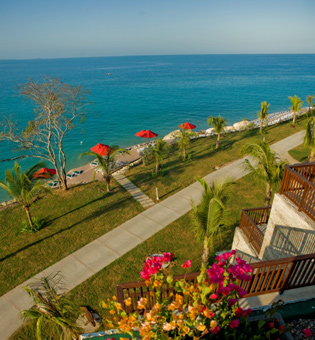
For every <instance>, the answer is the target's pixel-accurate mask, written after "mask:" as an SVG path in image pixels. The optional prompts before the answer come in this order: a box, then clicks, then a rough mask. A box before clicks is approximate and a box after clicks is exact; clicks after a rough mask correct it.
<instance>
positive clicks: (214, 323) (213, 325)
mask: <svg viewBox="0 0 315 340" xmlns="http://www.w3.org/2000/svg"><path fill="white" fill-rule="evenodd" d="M217 325H218V323H217V322H216V321H215V320H212V321H211V322H210V327H211V328H212V329H215V328H216V327H217Z"/></svg>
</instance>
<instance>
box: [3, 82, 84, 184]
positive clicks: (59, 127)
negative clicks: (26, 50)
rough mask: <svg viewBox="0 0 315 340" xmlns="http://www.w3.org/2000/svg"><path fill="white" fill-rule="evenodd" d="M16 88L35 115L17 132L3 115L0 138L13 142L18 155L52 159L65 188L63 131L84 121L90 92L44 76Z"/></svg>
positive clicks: (64, 134)
mask: <svg viewBox="0 0 315 340" xmlns="http://www.w3.org/2000/svg"><path fill="white" fill-rule="evenodd" d="M19 91H20V93H21V94H22V95H24V96H25V97H26V98H28V99H30V100H31V101H32V102H33V103H34V114H35V118H34V119H33V120H31V121H29V123H28V126H27V127H26V128H25V130H23V131H20V130H18V129H17V124H16V122H14V121H13V119H12V118H11V117H4V118H3V121H2V122H1V123H0V128H1V130H2V131H1V132H0V140H9V141H11V142H14V143H16V144H17V146H18V150H19V151H20V152H21V154H22V155H21V156H19V157H21V158H22V157H37V158H40V159H45V160H48V161H49V162H51V163H52V164H53V165H54V167H55V169H56V171H57V173H56V175H57V177H58V180H59V182H60V184H61V187H62V188H63V189H64V190H66V189H67V174H66V155H65V152H64V147H63V142H64V138H65V136H66V134H67V133H68V132H69V131H70V130H71V129H72V128H74V126H75V125H74V122H75V120H81V122H82V121H83V120H84V118H85V113H86V96H87V95H88V94H89V92H88V91H87V90H84V89H83V88H82V87H81V86H80V85H79V86H72V85H70V84H64V83H63V82H61V81H60V80H59V79H56V78H44V79H43V81H42V82H40V83H36V82H34V81H33V80H30V81H29V82H27V83H26V84H24V85H22V86H21V87H20V88H19Z"/></svg>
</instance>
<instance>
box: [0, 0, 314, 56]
mask: <svg viewBox="0 0 315 340" xmlns="http://www.w3.org/2000/svg"><path fill="white" fill-rule="evenodd" d="M314 13H315V0H53V1H52V0H49V1H48V0H0V59H34V58H72V57H100V56H126V55H175V54H239V53H242V54H248V53H250V54H259V53H315V19H314Z"/></svg>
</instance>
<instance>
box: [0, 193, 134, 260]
mask: <svg viewBox="0 0 315 340" xmlns="http://www.w3.org/2000/svg"><path fill="white" fill-rule="evenodd" d="M131 199H133V198H132V197H127V198H124V199H121V200H119V201H117V202H115V203H113V204H111V205H106V206H103V207H101V208H100V209H98V210H96V211H94V212H93V213H91V214H90V215H88V216H87V217H85V218H84V219H82V220H80V221H78V222H76V223H74V224H72V225H70V226H68V227H67V228H63V229H60V230H58V231H56V232H55V233H53V234H51V235H48V236H46V237H44V238H42V239H39V240H37V241H35V242H32V243H30V244H28V245H26V246H24V247H22V248H20V249H18V250H16V251H14V252H13V253H11V254H8V255H6V256H4V257H2V258H0V262H3V261H5V260H7V259H9V258H11V257H13V256H15V255H17V254H19V253H20V252H22V251H24V250H27V249H29V248H31V247H33V246H35V245H37V244H40V243H41V242H43V241H45V240H49V239H50V238H52V237H54V236H55V235H58V234H61V233H63V232H64V231H67V230H70V229H72V228H74V227H75V226H77V225H79V224H81V223H83V222H88V221H90V220H94V219H95V218H97V217H99V216H101V215H103V214H104V212H105V211H106V210H111V211H114V210H115V209H117V208H119V207H120V206H121V204H123V203H124V202H126V201H129V200H131ZM97 200H99V199H97ZM95 201H96V200H95ZM82 207H83V206H82ZM76 210H77V209H76ZM65 215H66V214H65ZM39 232H40V231H39Z"/></svg>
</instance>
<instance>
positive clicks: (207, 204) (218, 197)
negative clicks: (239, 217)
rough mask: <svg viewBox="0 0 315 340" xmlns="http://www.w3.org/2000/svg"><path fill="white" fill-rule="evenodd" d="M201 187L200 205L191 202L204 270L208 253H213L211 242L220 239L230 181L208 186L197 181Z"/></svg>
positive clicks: (213, 183)
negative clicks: (201, 244)
mask: <svg viewBox="0 0 315 340" xmlns="http://www.w3.org/2000/svg"><path fill="white" fill-rule="evenodd" d="M198 181H199V183H200V184H201V185H202V186H203V190H204V191H203V194H202V199H201V203H200V204H199V206H196V205H195V203H194V202H193V201H192V203H191V205H192V208H193V216H194V229H195V232H196V235H197V237H198V239H199V241H200V242H202V243H203V252H202V255H201V267H202V268H205V267H206V265H207V263H208V260H209V251H210V252H212V251H214V246H213V241H214V239H215V238H216V237H218V238H221V231H222V229H223V227H224V220H225V215H226V211H227V208H226V203H227V201H228V195H227V189H228V187H229V186H230V185H231V184H232V183H233V182H231V181H228V180H225V181H221V182H219V181H214V182H212V183H211V184H210V185H209V184H208V183H207V182H206V181H205V180H204V179H198Z"/></svg>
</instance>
